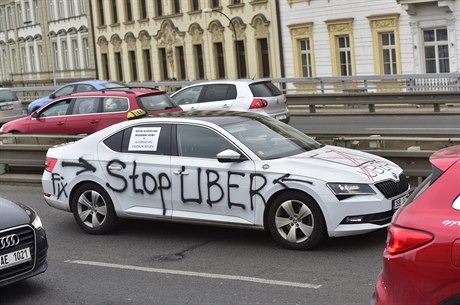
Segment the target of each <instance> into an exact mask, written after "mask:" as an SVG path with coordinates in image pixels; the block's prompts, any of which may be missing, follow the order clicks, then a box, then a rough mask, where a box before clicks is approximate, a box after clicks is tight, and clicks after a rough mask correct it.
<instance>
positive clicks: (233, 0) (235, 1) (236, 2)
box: [232, 0, 241, 4]
mask: <svg viewBox="0 0 460 305" xmlns="http://www.w3.org/2000/svg"><path fill="white" fill-rule="evenodd" d="M232 4H241V0H232Z"/></svg>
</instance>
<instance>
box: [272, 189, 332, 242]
mask: <svg viewBox="0 0 460 305" xmlns="http://www.w3.org/2000/svg"><path fill="white" fill-rule="evenodd" d="M268 227H269V230H270V233H271V234H272V236H273V238H274V239H275V240H276V241H277V242H278V243H279V244H281V245H282V246H284V247H286V248H289V249H296V250H308V249H311V248H313V247H315V246H316V245H318V244H319V243H320V242H321V241H322V240H323V239H324V238H325V236H326V224H325V221H324V217H323V214H322V212H321V209H320V208H319V206H318V204H317V203H316V202H315V201H314V200H313V199H312V198H311V197H309V196H307V195H306V194H303V193H301V192H296V191H290V192H287V193H284V194H281V195H280V196H278V197H277V198H275V199H274V201H273V202H272V204H271V206H270V207H269V211H268Z"/></svg>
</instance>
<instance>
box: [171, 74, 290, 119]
mask: <svg viewBox="0 0 460 305" xmlns="http://www.w3.org/2000/svg"><path fill="white" fill-rule="evenodd" d="M171 98H172V99H173V100H174V101H175V102H176V103H177V104H178V105H179V106H180V107H181V108H182V109H183V110H184V111H196V110H201V111H203V110H226V111H229V110H230V111H248V112H255V113H259V114H262V115H267V116H271V117H273V118H275V119H277V120H280V121H283V122H285V123H289V119H290V116H289V110H288V107H287V100H286V96H285V95H284V94H283V93H282V92H281V91H280V90H279V89H278V88H277V87H276V86H275V85H274V84H273V83H272V82H271V81H269V80H244V79H239V80H218V81H210V82H204V83H198V84H193V85H190V86H187V87H185V88H183V89H181V90H178V91H177V92H174V93H173V94H171Z"/></svg>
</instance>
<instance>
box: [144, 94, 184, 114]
mask: <svg viewBox="0 0 460 305" xmlns="http://www.w3.org/2000/svg"><path fill="white" fill-rule="evenodd" d="M137 103H138V105H139V107H140V108H142V109H144V110H146V111H149V110H165V109H171V108H176V107H177V104H176V102H174V101H173V100H172V99H171V97H169V95H167V94H164V93H162V94H150V95H142V96H139V97H137Z"/></svg>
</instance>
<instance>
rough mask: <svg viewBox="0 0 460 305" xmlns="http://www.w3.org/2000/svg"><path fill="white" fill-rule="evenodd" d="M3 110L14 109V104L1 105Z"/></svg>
mask: <svg viewBox="0 0 460 305" xmlns="http://www.w3.org/2000/svg"><path fill="white" fill-rule="evenodd" d="M0 109H1V110H13V109H14V107H13V105H6V106H0Z"/></svg>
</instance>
